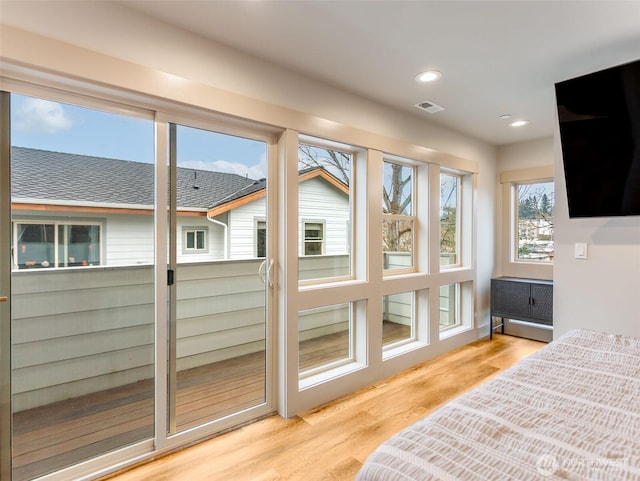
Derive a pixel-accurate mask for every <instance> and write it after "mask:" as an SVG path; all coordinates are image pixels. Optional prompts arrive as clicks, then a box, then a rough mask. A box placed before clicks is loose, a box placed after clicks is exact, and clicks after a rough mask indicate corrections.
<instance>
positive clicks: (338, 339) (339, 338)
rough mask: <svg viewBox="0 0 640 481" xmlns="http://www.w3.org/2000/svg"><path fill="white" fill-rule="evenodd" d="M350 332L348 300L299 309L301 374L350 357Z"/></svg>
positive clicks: (351, 341)
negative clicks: (341, 302)
mask: <svg viewBox="0 0 640 481" xmlns="http://www.w3.org/2000/svg"><path fill="white" fill-rule="evenodd" d="M353 335H354V332H353V305H352V303H350V302H346V303H343V304H333V305H330V306H322V307H317V308H313V309H306V310H303V311H299V312H298V339H299V341H298V342H299V345H298V349H299V358H298V370H299V375H300V378H304V377H308V376H310V375H313V374H316V373H318V372H321V371H326V370H328V369H331V368H333V367H337V366H340V365H343V364H346V363H348V362H351V361H353V357H354V356H353Z"/></svg>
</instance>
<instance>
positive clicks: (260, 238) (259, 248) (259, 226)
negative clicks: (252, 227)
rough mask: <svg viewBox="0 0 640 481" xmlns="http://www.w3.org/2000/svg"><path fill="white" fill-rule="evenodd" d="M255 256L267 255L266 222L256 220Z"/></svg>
mask: <svg viewBox="0 0 640 481" xmlns="http://www.w3.org/2000/svg"><path fill="white" fill-rule="evenodd" d="M256 257H267V223H266V222H265V221H263V220H258V221H256Z"/></svg>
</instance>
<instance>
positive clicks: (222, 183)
mask: <svg viewBox="0 0 640 481" xmlns="http://www.w3.org/2000/svg"><path fill="white" fill-rule="evenodd" d="M61 97H62V98H64V100H65V102H64V103H63V102H61V101H59V98H58V97H57V96H54V98H55V99H56V100H55V101H54V100H48V99H44V98H38V97H34V96H27V95H18V94H9V93H3V94H2V103H1V104H2V106H3V108H2V112H3V117H2V118H3V122H2V123H3V125H2V128H3V129H4V130H3V132H4V135H3V139H4V138H6V139H10V140H8V141H7V143H6V144H5V143H4V142H3V143H2V145H3V155H2V160H1V163H0V167H1V170H0V174H1V175H0V181H1V182H2V186H3V189H2V193H0V196H1V199H0V206H1V207H2V209H3V210H2V218H1V222H2V229H1V230H2V235H1V236H0V247H2V248H3V249H4V250H3V253H2V254H0V255H2V262H0V267H1V268H2V273H1V275H2V276H3V277H2V283H0V287H2V289H1V291H2V292H0V309H2V322H1V323H0V343H2V344H1V347H2V349H1V351H0V352H1V354H2V369H3V371H2V378H1V379H2V383H0V395H1V399H0V400H1V401H2V402H1V403H0V409H2V410H3V412H2V433H0V438H1V443H0V456H1V458H0V460H1V462H0V471H1V472H2V479H3V480H4V479H5V477H6V478H7V480H9V479H12V480H13V481H27V480H31V479H36V478H40V477H43V476H44V477H51V479H71V478H76V477H77V476H76V473H78V472H82V473H90V472H92V469H93V468H92V466H93V467H102V466H109V465H111V464H113V461H112V460H113V459H117V460H118V462H121V461H123V460H126V459H128V458H129V457H131V454H130V453H134V455H141V454H144V453H150V452H152V451H154V450H159V449H164V448H167V449H171V448H174V447H178V446H180V445H182V444H186V443H190V442H193V440H196V439H200V438H203V437H206V436H208V435H211V434H213V433H215V432H217V431H220V430H222V429H228V428H230V427H232V426H234V425H237V424H240V423H244V422H247V421H248V420H250V419H252V418H256V417H259V416H262V415H264V414H265V413H267V412H271V410H272V405H271V403H269V395H270V392H271V387H270V383H271V376H270V375H269V372H270V369H271V366H270V354H269V353H270V349H269V345H270V344H269V340H270V335H269V328H268V326H269V315H268V313H269V305H270V302H269V299H270V297H272V295H273V294H272V286H273V283H272V270H273V261H271V258H270V257H269V250H270V248H271V244H272V242H271V241H270V236H269V216H268V209H267V205H268V203H267V200H268V195H267V185H268V182H267V158H268V152H269V148H270V144H269V137H268V136H267V135H262V136H260V135H256V137H255V138H252V137H251V136H250V135H247V136H246V137H238V136H234V135H227V134H223V133H217V132H214V131H213V130H206V129H203V128H194V127H187V126H186V125H177V124H174V123H170V122H165V121H160V120H158V116H160V117H162V116H161V115H159V114H155V117H156V118H155V119H154V114H152V113H151V112H145V111H139V110H136V109H135V108H131V109H129V108H124V107H122V106H121V105H113V104H110V103H108V102H104V103H103V102H99V103H94V102H93V101H88V100H86V99H83V98H80V97H77V98H76V97H67V96H64V95H63V96H61ZM74 100H75V101H76V102H74ZM5 117H6V119H5ZM159 132H160V135H159ZM162 132H167V135H164V134H162ZM163 135H164V140H158V137H163ZM160 144H162V145H160ZM164 147H167V151H168V152H170V153H169V155H164V154H162V153H161V152H160V151H161V150H162V149H163V148H164ZM165 162H166V165H165ZM9 170H10V171H11V173H10V174H9ZM166 192H168V193H169V194H168V196H167V194H166ZM165 198H168V199H169V200H168V204H169V205H168V206H164V202H165V200H164V199H165ZM158 205H163V206H162V207H160V208H158V207H157V206H158ZM165 262H166V265H165ZM165 274H166V276H165ZM165 277H166V279H165ZM165 280H166V281H168V282H166V283H167V284H168V285H167V286H165ZM9 286H10V289H9ZM9 306H10V308H9ZM167 306H168V308H167ZM9 313H10V314H9ZM5 315H6V316H7V317H5ZM9 353H10V357H9ZM9 406H10V407H9ZM7 413H8V414H9V416H6V414H7ZM107 458H108V460H106V461H105V459H107ZM9 464H10V465H11V467H10V468H9V467H8V466H9ZM65 470H68V471H67V472H64V471H65ZM69 473H71V474H69Z"/></svg>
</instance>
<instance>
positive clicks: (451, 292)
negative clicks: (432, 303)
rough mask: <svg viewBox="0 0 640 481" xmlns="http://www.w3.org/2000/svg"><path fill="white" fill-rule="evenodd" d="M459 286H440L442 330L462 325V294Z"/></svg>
mask: <svg viewBox="0 0 640 481" xmlns="http://www.w3.org/2000/svg"><path fill="white" fill-rule="evenodd" d="M459 292H460V291H459V287H458V284H449V285H446V286H440V330H443V329H449V328H451V327H455V326H457V325H459V324H460V315H459V311H460V294H459Z"/></svg>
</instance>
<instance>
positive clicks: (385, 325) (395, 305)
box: [382, 292, 414, 346]
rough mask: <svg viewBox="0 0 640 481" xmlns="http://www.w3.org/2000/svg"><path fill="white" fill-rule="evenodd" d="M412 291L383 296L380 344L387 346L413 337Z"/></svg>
mask: <svg viewBox="0 0 640 481" xmlns="http://www.w3.org/2000/svg"><path fill="white" fill-rule="evenodd" d="M413 299H414V296H413V292H401V293H399V294H391V295H388V296H384V297H383V301H382V345H383V346H388V345H390V344H395V343H397V342H400V341H405V340H408V339H412V338H413V328H414V316H413V313H414V306H413Z"/></svg>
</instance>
